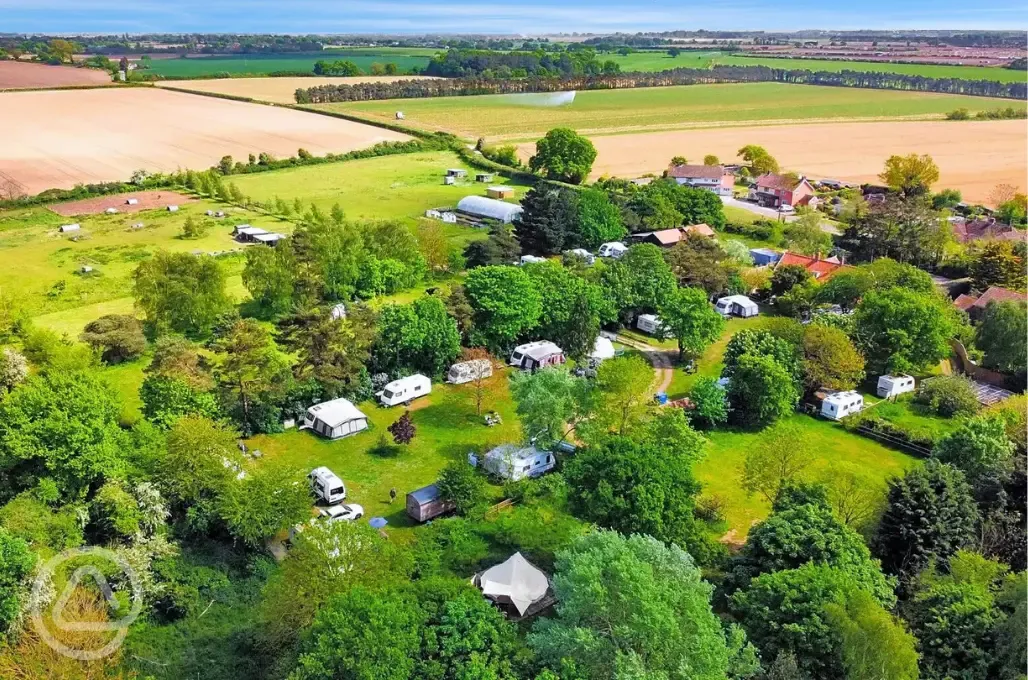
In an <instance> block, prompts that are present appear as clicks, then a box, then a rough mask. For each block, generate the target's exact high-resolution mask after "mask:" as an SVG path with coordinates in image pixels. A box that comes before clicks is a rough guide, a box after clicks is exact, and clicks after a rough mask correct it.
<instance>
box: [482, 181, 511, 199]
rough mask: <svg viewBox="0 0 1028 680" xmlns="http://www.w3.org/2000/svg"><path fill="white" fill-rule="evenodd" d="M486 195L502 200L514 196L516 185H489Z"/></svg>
mask: <svg viewBox="0 0 1028 680" xmlns="http://www.w3.org/2000/svg"><path fill="white" fill-rule="evenodd" d="M485 195H486V196H488V197H489V198H495V199H500V200H502V199H504V198H514V187H508V186H502V185H498V186H494V187H489V188H487V189H486V190H485Z"/></svg>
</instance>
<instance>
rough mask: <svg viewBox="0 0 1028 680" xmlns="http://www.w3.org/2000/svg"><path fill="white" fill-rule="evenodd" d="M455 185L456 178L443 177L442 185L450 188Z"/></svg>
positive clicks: (450, 176)
mask: <svg viewBox="0 0 1028 680" xmlns="http://www.w3.org/2000/svg"><path fill="white" fill-rule="evenodd" d="M456 183H457V178H456V177H454V176H453V175H447V176H446V177H443V184H445V185H447V186H452V185H454V184H456Z"/></svg>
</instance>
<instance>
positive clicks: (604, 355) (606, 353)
mask: <svg viewBox="0 0 1028 680" xmlns="http://www.w3.org/2000/svg"><path fill="white" fill-rule="evenodd" d="M614 354H615V352H614V343H613V342H611V341H610V340H609V339H608V338H605V337H603V336H602V335H597V336H596V342H594V343H593V351H592V352H590V353H589V358H590V359H592V360H593V361H595V362H596V363H600V362H602V361H605V360H607V359H613V358H614Z"/></svg>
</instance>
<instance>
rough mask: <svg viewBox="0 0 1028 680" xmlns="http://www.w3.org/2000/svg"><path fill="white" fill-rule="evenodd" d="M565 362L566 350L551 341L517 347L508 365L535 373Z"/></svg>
mask: <svg viewBox="0 0 1028 680" xmlns="http://www.w3.org/2000/svg"><path fill="white" fill-rule="evenodd" d="M564 362H565V358H564V350H562V349H561V348H560V347H558V346H557V345H555V344H553V343H552V342H550V341H549V340H538V341H536V342H529V343H526V344H524V345H518V346H517V347H515V348H514V351H513V352H511V355H510V361H509V362H508V363H509V364H510V365H511V366H516V367H518V368H520V369H521V370H523V371H534V370H535V369H537V368H546V367H547V366H558V365H560V364H563V363H564Z"/></svg>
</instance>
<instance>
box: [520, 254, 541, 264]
mask: <svg viewBox="0 0 1028 680" xmlns="http://www.w3.org/2000/svg"><path fill="white" fill-rule="evenodd" d="M539 262H546V258H545V257H539V256H538V255H522V256H521V260H520V261H519V262H518V264H537V263H539Z"/></svg>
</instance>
